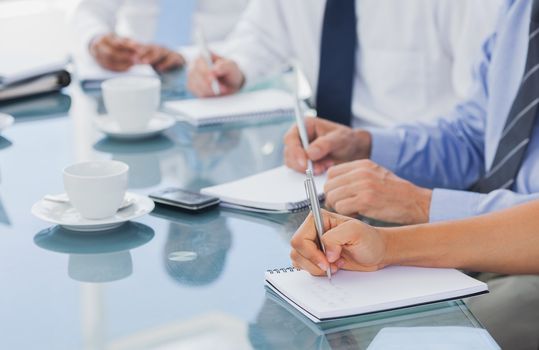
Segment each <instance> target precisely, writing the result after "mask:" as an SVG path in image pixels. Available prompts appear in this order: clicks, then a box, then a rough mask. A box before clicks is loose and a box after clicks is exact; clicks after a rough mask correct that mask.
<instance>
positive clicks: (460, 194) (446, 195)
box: [429, 188, 539, 222]
mask: <svg viewBox="0 0 539 350" xmlns="http://www.w3.org/2000/svg"><path fill="white" fill-rule="evenodd" d="M538 199H539V193H532V194H522V193H516V192H513V191H509V190H495V191H492V192H490V193H488V194H482V193H476V192H468V191H459V190H447V189H438V188H437V189H435V190H434V191H433V192H432V201H431V205H430V215H429V221H430V222H437V221H445V220H458V219H464V218H467V217H470V216H476V215H481V214H486V213H490V212H492V211H496V210H502V209H506V208H510V207H513V206H515V205H519V204H523V203H526V202H529V201H533V200H538Z"/></svg>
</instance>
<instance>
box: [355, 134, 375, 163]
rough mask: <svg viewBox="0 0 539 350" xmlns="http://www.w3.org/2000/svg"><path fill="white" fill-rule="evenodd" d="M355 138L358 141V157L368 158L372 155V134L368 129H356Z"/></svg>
mask: <svg viewBox="0 0 539 350" xmlns="http://www.w3.org/2000/svg"><path fill="white" fill-rule="evenodd" d="M353 132H354V140H355V141H356V152H355V154H356V158H355V159H357V160H359V159H366V158H370V157H371V151H372V135H371V133H370V132H368V131H367V130H363V129H357V130H354V131H353Z"/></svg>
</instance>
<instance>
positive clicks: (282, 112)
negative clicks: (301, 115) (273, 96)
mask: <svg viewBox="0 0 539 350" xmlns="http://www.w3.org/2000/svg"><path fill="white" fill-rule="evenodd" d="M293 113H294V110H293V109H288V108H286V109H275V110H271V111H263V112H256V113H241V114H232V115H223V116H220V117H215V118H212V119H209V120H198V123H199V124H200V125H204V126H209V125H216V124H224V123H230V122H242V121H245V120H258V121H259V120H266V119H273V118H279V117H282V118H285V117H290V116H291V115H292V114H293Z"/></svg>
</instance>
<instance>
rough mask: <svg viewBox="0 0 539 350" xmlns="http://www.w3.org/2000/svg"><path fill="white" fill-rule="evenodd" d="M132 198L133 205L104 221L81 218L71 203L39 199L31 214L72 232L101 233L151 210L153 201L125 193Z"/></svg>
mask: <svg viewBox="0 0 539 350" xmlns="http://www.w3.org/2000/svg"><path fill="white" fill-rule="evenodd" d="M126 197H132V198H134V203H133V204H132V205H130V206H128V207H127V208H125V209H121V210H118V212H117V213H116V214H114V215H113V216H111V217H108V218H105V219H98V220H91V219H85V218H83V217H82V216H81V215H80V214H79V212H78V211H76V210H75V208H73V206H72V205H71V203H57V202H52V201H48V200H45V199H41V200H40V201H39V202H37V203H36V204H34V205H33V206H32V214H34V215H35V216H37V217H38V218H40V219H41V220H44V221H47V222H50V223H53V224H58V225H61V226H62V227H64V228H66V229H68V230H72V231H87V232H88V231H103V230H110V229H112V228H115V227H118V226H120V225H122V224H123V223H125V222H126V221H129V220H133V219H136V218H139V217H141V216H143V215H146V214H148V213H149V212H151V211H152V210H153V208H154V207H155V204H154V203H153V201H152V200H151V199H150V198H148V197H146V196H142V195H139V194H136V193H130V192H128V193H126Z"/></svg>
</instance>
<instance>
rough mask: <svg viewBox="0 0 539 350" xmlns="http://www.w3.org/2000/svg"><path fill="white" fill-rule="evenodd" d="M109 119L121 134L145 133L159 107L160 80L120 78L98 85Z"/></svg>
mask: <svg viewBox="0 0 539 350" xmlns="http://www.w3.org/2000/svg"><path fill="white" fill-rule="evenodd" d="M101 90H102V92H103V101H104V102H105V107H106V108H107V113H108V115H109V117H110V118H112V119H113V120H115V121H116V122H117V123H118V126H119V127H120V129H121V130H123V131H140V130H144V129H145V128H146V127H147V126H148V123H149V121H150V119H151V118H152V117H153V116H154V114H155V111H156V110H157V108H158V107H159V101H160V91H161V81H160V80H159V79H158V78H151V77H119V78H113V79H109V80H106V81H104V82H103V83H102V84H101Z"/></svg>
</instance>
